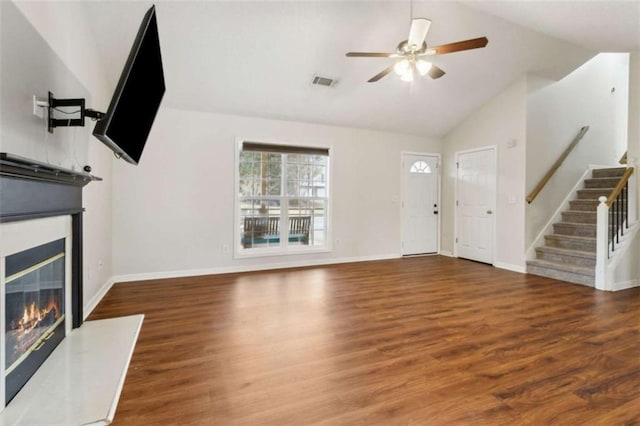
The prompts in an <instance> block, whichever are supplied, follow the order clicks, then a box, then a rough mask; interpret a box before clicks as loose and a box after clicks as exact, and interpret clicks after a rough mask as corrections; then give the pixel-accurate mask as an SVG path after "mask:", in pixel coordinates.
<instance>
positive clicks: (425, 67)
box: [416, 59, 432, 76]
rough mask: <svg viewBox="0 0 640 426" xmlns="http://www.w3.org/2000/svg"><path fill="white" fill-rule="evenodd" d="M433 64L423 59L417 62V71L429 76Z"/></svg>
mask: <svg viewBox="0 0 640 426" xmlns="http://www.w3.org/2000/svg"><path fill="white" fill-rule="evenodd" d="M431 66H432V64H431V62H427V61H424V60H422V59H420V60H418V61H416V69H417V70H418V73H419V74H420V75H423V76H424V75H427V73H428V72H429V70H431Z"/></svg>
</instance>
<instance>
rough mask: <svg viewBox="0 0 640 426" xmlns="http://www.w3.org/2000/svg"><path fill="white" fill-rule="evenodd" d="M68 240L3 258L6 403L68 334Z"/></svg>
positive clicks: (61, 240) (57, 241) (53, 242)
mask: <svg viewBox="0 0 640 426" xmlns="http://www.w3.org/2000/svg"><path fill="white" fill-rule="evenodd" d="M65 264H66V262H65V239H64V238H63V239H60V240H56V241H52V242H50V243H46V244H43V245H40V246H37V247H34V248H30V249H28V250H25V251H21V252H19V253H15V254H12V255H10V256H7V257H6V258H5V275H6V277H5V301H6V309H5V380H6V381H5V384H6V393H5V395H6V402H7V403H8V402H9V401H10V400H11V399H12V398H13V397H14V396H15V394H16V393H17V392H18V391H19V390H20V388H22V386H24V384H25V383H26V382H27V380H29V378H30V377H31V376H32V375H33V374H34V373H35V371H36V370H37V369H38V367H39V366H40V365H41V364H42V363H43V362H44V360H45V359H46V358H47V357H48V356H49V354H50V353H51V352H52V351H53V349H54V348H55V347H56V346H57V344H58V343H59V342H60V341H61V340H62V339H63V338H64V333H65V331H64V319H65V295H64V291H65Z"/></svg>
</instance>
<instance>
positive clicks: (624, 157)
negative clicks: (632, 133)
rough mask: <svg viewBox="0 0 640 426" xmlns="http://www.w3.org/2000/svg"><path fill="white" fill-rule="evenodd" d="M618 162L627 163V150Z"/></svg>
mask: <svg viewBox="0 0 640 426" xmlns="http://www.w3.org/2000/svg"><path fill="white" fill-rule="evenodd" d="M618 164H627V152H626V151H625V153H624V154H623V155H622V157H620V161H618Z"/></svg>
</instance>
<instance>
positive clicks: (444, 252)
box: [439, 250, 453, 257]
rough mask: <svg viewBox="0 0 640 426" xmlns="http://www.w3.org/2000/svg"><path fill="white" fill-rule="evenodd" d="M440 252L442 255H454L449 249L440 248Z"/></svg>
mask: <svg viewBox="0 0 640 426" xmlns="http://www.w3.org/2000/svg"><path fill="white" fill-rule="evenodd" d="M439 254H440V255H442V256H447V257H453V253H451V252H450V251H449V250H440V253H439Z"/></svg>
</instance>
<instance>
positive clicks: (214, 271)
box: [109, 253, 401, 283]
mask: <svg viewBox="0 0 640 426" xmlns="http://www.w3.org/2000/svg"><path fill="white" fill-rule="evenodd" d="M400 257H401V256H400V255H399V254H397V253H394V254H384V255H375V256H359V257H358V256H357V257H343V258H339V259H317V260H311V261H309V260H305V261H298V262H281V263H267V264H263V265H248V266H227V267H221V268H204V269H189V270H180V271H165V272H143V273H139V274H126V275H116V276H114V277H112V278H111V279H110V280H109V281H113V282H114V283H121V282H129V281H146V280H158V279H164V278H182V277H196V276H200V275H218V274H234V273H238V272H252V271H268V270H271V269H286V268H300V267H305V266H319V265H333V264H338V263H354V262H370V261H374V260H388V259H399V258H400Z"/></svg>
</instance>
